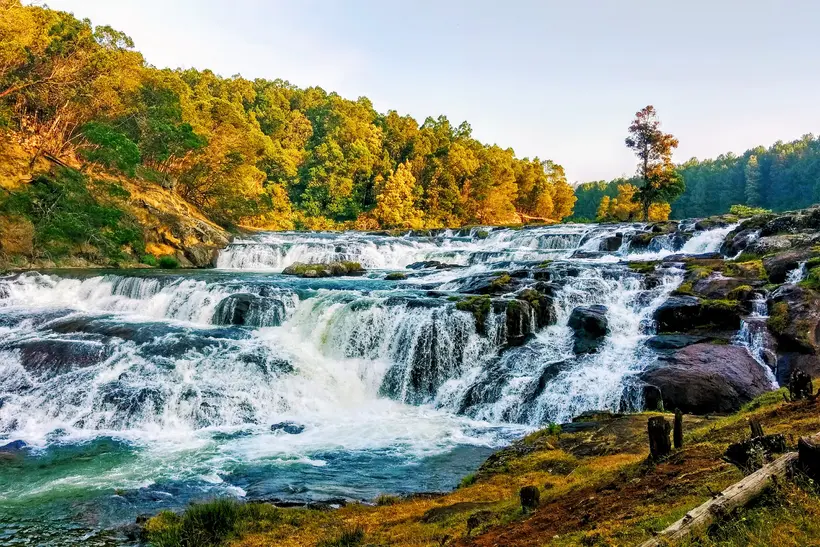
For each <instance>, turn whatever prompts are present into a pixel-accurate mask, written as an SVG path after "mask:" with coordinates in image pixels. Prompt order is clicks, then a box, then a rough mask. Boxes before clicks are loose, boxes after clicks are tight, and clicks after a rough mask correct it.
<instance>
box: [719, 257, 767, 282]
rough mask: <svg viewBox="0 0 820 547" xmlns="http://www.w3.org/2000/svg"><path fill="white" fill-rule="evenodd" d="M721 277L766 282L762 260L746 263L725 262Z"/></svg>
mask: <svg viewBox="0 0 820 547" xmlns="http://www.w3.org/2000/svg"><path fill="white" fill-rule="evenodd" d="M723 275H725V276H727V277H741V278H743V279H754V280H757V279H760V280H764V281H765V280H767V279H768V276H767V275H766V269H765V268H764V267H763V261H762V260H750V261H748V262H727V263H726V264H725V265H724V267H723Z"/></svg>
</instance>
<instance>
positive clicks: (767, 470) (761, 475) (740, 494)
mask: <svg viewBox="0 0 820 547" xmlns="http://www.w3.org/2000/svg"><path fill="white" fill-rule="evenodd" d="M796 460H797V452H789V453H788V454H784V455H783V456H781V457H779V458H778V459H776V460H775V461H773V462H772V463H770V464H767V465H764V466H763V467H762V468H761V469H759V470H757V471H755V472H754V473H752V474H751V475H749V476H748V477H746V478H744V479H743V480H741V481H740V482H736V483H735V484H733V485H732V486H730V487H728V488H727V489H726V490H724V491H723V492H721V493H719V494H717V495H716V496H714V497H713V498H712V499H710V500H709V501H707V502H706V503H704V504H702V505H700V506H698V507H696V508H694V509H692V510H691V511H689V512H688V513H686V515H684V517H683V518H682V519H680V520H679V521H677V522H676V523H674V524H672V525H671V526H669V528H667V529H666V530H664V531H663V532H661V533H660V534H658V535H657V536H656V537H654V538H652V539H650V540H648V541H646V542H644V543H643V544H641V547H659V546H661V545H664V544H666V542H668V541H680V540H682V539H685V538H687V537H689V536H693V535H697V534H699V533H702V532H704V531H705V530H706V529H707V528H708V527H709V525H710V524H712V522H714V521H715V520H716V519H719V518H721V517H723V516H725V515H728V514H729V513H731V512H732V511H733V510H735V509H737V508H740V507H743V506H745V505H746V504H748V503H749V502H750V501H751V500H753V499H755V498H756V497H757V496H759V495H760V494H761V493H762V492H763V491H764V490H765V489H766V487H767V486H769V484H770V483H771V482H772V481H773V480H774V481H776V480H777V479H779V478H782V477H785V476H786V474H787V473H788V472H789V469H791V467H792V464H793V463H794V462H795V461H796Z"/></svg>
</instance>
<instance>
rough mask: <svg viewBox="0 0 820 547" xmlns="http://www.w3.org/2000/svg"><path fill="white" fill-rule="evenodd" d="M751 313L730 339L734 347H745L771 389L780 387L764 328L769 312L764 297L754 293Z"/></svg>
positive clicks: (768, 334) (767, 333) (774, 356)
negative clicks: (759, 367) (761, 369)
mask: <svg viewBox="0 0 820 547" xmlns="http://www.w3.org/2000/svg"><path fill="white" fill-rule="evenodd" d="M751 307H752V313H751V315H749V316H748V317H744V318H743V319H741V321H740V330H738V332H737V334H736V335H735V336H734V338H733V339H732V342H733V343H734V344H736V345H739V346H743V347H745V348H746V349H747V350H748V352H749V354H750V355H751V356H752V357H754V360H755V361H757V362H758V364H759V365H760V366H761V367H763V370H764V371H765V372H766V376H767V377H768V378H769V381H770V382H771V384H772V388H773V389H777V388H778V387H780V386H779V385H778V383H777V377H776V375H775V372H776V371H777V353H775V351H774V350H772V347H773V346H774V341H773V340H772V339H771V337H772V335H771V334H770V333H769V329H768V328H767V327H766V320H767V319H768V318H769V311H768V307H767V305H766V298H765V296H764V295H762V294H759V293H755V295H754V299H753V300H752V301H751Z"/></svg>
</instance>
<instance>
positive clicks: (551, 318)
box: [515, 283, 556, 329]
mask: <svg viewBox="0 0 820 547" xmlns="http://www.w3.org/2000/svg"><path fill="white" fill-rule="evenodd" d="M539 288H541V289H545V292H547V291H548V292H549V293H550V294H552V292H553V288H552V287H549V286H547V285H546V284H542V283H539V284H537V285H536V287H535V288H530V289H524V290H523V291H521V292H519V293H518V294H517V295H516V296H515V297H516V298H517V299H519V300H524V301H526V302H528V303H529V305H530V307H531V308H532V313H533V317H534V318H535V327H536V328H537V329H542V328H544V327H546V326H548V325H552V324H553V323H555V320H556V316H555V305H554V301H553V299H552V296H550V295H548V294H544V292H542V291H540V290H539Z"/></svg>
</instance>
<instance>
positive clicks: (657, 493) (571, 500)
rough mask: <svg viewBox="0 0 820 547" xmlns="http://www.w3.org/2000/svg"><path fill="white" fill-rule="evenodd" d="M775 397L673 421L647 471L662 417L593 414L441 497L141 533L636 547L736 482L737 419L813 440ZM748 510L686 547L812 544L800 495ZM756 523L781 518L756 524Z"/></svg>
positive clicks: (287, 511) (799, 411)
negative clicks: (670, 445)
mask: <svg viewBox="0 0 820 547" xmlns="http://www.w3.org/2000/svg"><path fill="white" fill-rule="evenodd" d="M784 394H785V390H780V391H775V392H771V393H768V394H766V395H763V396H762V397H760V398H758V399H756V400H755V401H753V402H751V403H749V404H748V405H746V406H745V407H744V408H743V409H742V410H741V411H739V412H737V413H734V414H732V415H729V416H726V417H696V416H690V415H686V416H684V421H683V423H684V432H685V434H684V446H683V448H682V449H680V450H675V451H673V453H672V454H671V455H670V456H669V457H668V458H666V459H665V460H663V461H661V462H658V463H653V462H651V461H649V460H648V438H647V436H646V423H647V419H648V418H649V417H652V416H664V417H665V418H667V419H669V420H670V421H671V419H672V416H671V415H669V414H662V413H640V414H627V415H612V414H595V415H588V416H584V417H582V418H580V419H578V420H576V421H574V422H573V423H572V424H568V425H565V427H564V428H563V430H562V431H560V432H559V431H558V430H557V429H555V428H551V429H544V430H540V431H537V432H535V433H532V434H530V435H528V436H526V437H525V438H523V439H522V440H520V441H517V442H515V443H513V444H512V445H510V446H509V447H507V448H505V449H502V450H500V451H498V452H496V453H495V454H494V455H493V456H491V457H490V458H489V459H488V460H487V461H486V462H485V463H484V464H483V465H482V466H481V467H480V468H479V469H478V471H477V472H476V473H475V474H473V475H469V476H467V477H465V478H464V480H463V481H462V485H461V486H460V487H459V488H458V489H456V490H455V491H453V492H451V493H448V494H439V495H424V496H411V497H410V498H405V499H402V498H399V497H391V496H389V495H384V496H381V497H379V498H377V499H375V500H372V501H373V503H375V505H372V504H359V503H354V504H349V505H346V506H344V507H341V508H339V509H337V510H315V509H313V510H312V509H294V508H276V507H274V506H272V505H268V504H250V505H249V506H242V507H243V509H238V510H232V509H227V510H226V508H225V507H224V506H223V507H221V509H220V508H219V505H211V506H210V509H209V506H207V505H203V506H199V507H198V509H197V510H198V511H199V514H198V516H196V517H195V515H194V512H195V511H191V510H189V513H188V514H184V515H183V516H182V517H181V518H180V517H178V516H175V515H173V514H171V513H164V514H161V515H159V516H157V517H154V518H153V519H151V520H150V521H149V522H148V523H147V524H146V526H145V530H146V533H147V539H149V540H150V541H151V543H152V545H156V546H162V547H171V546H174V545H184V544H185V543H184V541H185V538H186V537H189V536H188V535H186V534H191V533H202V534H203V537H206V536H207V535H209V534H212V533H213V534H214V536H211V537H213V539H214V540H218V541H225V542H226V543H227V544H229V545H232V546H261V545H270V544H276V545H282V546H294V547H295V546H305V545H420V546H422V545H424V546H427V545H429V546H440V545H464V546H467V545H474V546H479V545H480V546H491V545H505V546H525V545H526V546H530V545H532V546H535V545H555V546H559V545H560V546H575V545H624V546H626V545H637V544H640V543H641V542H643V541H644V540H646V539H649V538H650V537H652V535H653V533H656V532H659V531H660V530H662V529H663V528H665V527H666V526H668V525H669V524H671V523H672V522H674V521H676V520H677V519H679V518H681V517H682V516H683V515H684V514H685V513H686V512H687V511H689V510H690V509H692V508H694V507H696V506H698V505H699V504H701V503H702V502H704V501H706V500H708V499H709V498H710V497H711V495H712V493H714V492H719V491H721V490H722V489H724V488H725V487H727V486H729V485H730V484H733V483H735V482H737V481H738V480H740V479H741V478H742V477H743V473H741V471H740V470H739V469H738V468H737V467H735V466H734V465H732V464H729V463H727V462H726V461H724V460H723V455H724V452H725V450H726V448H727V447H728V446H729V444H731V443H734V442H738V441H741V440H743V439H745V438H748V421H749V420H751V419H755V420H758V421H759V422H760V423H761V424H762V425H763V427H764V429H765V430H766V433H771V434H776V433H782V434H784V435H786V438H787V439H789V445H790V446H791V447H792V448H793V447H794V443H795V442H796V439H797V438H798V437H799V436H801V435H808V434H812V433H814V432H816V431H818V430H820V414H818V409H820V405H818V403H817V402H815V401H798V402H793V403H792V402H786V401H785V400H784ZM524 486H535V487H537V488H538V490H539V492H540V504H539V506H538V508H537V509H535V510H534V511H533V512H531V513H524V512H523V511H522V509H521V504H520V501H519V497H518V494H519V490H520V489H521V488H522V487H524ZM220 511H221V512H222V516H221V517H220V516H219V513H220ZM748 511H749V514H750V515H752V516H755V518H749V519H748V520H742V519H743V517H742V516H740V517H739V518H738V519H735V520H734V521H731V522H724V523H723V524H722V525H720V526H718V527H716V528H715V529H713V530H712V531H711V532H710V534H708V535H707V537H706V538H704V539H702V540H701V541H700V543H698V545H713V544H715V545H716V544H718V543H719V544H720V545H737V546H740V545H748V544H750V543H751V544H761V545H762V544H776V543H775V542H774V539H775V538H778V537H787V536H788V537H789V538H790V542H789V544H795V545H798V544H799V545H808V544H811V543H812V542H814V541H816V540H817V539H818V538H820V526H817V525H807V521H809V522H810V516H811V515H816V514H818V513H820V498H818V497H817V494H816V492H814V491H812V490H811V489H808V490H801V489H799V488H796V487H793V486H791V485H783V486H782V488H781V489H779V490H777V491H774V492H772V493H771V494H770V495H769V496H768V497H767V498H765V499H764V500H762V501H761V502H760V503H759V504H757V505H755V506H753V507H752V508H750V509H748ZM766 513H775V514H779V515H780V516H781V517H782V518H781V520H779V521H778V522H768V521H766V518H765V517H766ZM226 514H230V515H231V516H229V517H227V518H226V516H225V515H226ZM186 515H187V516H186ZM801 515H802V517H801ZM801 518H803V519H805V520H801ZM220 519H221V520H220ZM737 520H740V523H737V522H736V521H737ZM217 528H218V530H217ZM789 534H790V535H789ZM345 537H346V538H347V540H348V543H343V542H342V538H345ZM755 540H756V541H757V543H755ZM199 544H201V545H210V544H214V545H215V544H217V542H216V541H215V542H214V543H207V542H203V543H199Z"/></svg>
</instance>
